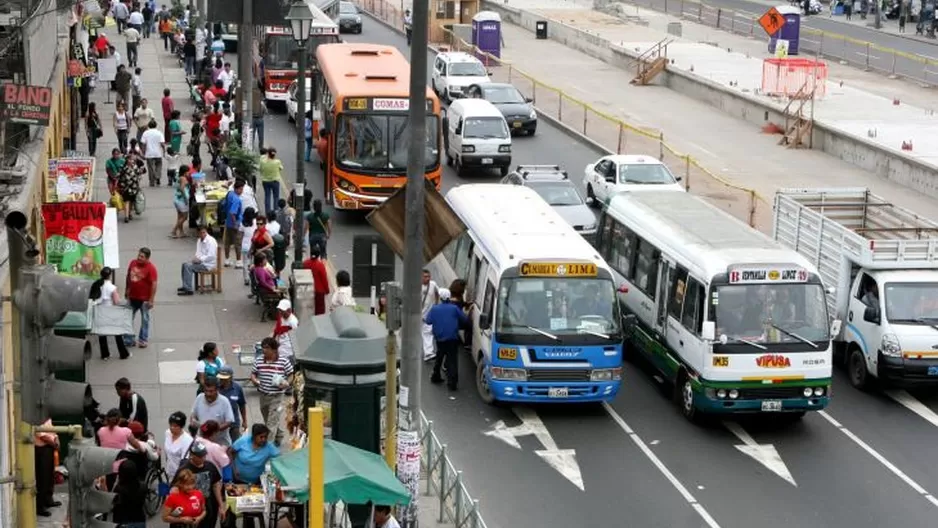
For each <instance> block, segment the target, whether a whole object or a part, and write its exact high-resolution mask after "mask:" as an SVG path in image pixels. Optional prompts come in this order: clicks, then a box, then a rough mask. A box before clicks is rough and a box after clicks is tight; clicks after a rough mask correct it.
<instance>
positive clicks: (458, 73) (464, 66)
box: [449, 62, 487, 77]
mask: <svg viewBox="0 0 938 528" xmlns="http://www.w3.org/2000/svg"><path fill="white" fill-rule="evenodd" d="M449 74H450V75H452V76H455V77H485V76H486V75H487V74H486V73H485V68H483V67H482V63H481V62H454V63H452V64H450V65H449Z"/></svg>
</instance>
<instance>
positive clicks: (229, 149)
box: [225, 135, 261, 179]
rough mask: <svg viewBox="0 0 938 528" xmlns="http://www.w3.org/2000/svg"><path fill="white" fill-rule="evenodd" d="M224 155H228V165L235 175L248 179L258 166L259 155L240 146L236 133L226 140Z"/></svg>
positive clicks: (255, 172)
mask: <svg viewBox="0 0 938 528" xmlns="http://www.w3.org/2000/svg"><path fill="white" fill-rule="evenodd" d="M225 155H226V156H227V157H228V166H229V167H231V170H232V171H233V172H234V173H235V176H237V177H240V178H243V179H250V178H251V177H252V176H254V175H255V174H257V171H258V169H259V168H260V161H261V158H260V155H259V154H258V153H256V152H254V151H253V150H246V149H243V148H241V145H240V144H239V139H238V137H237V135H232V138H231V139H230V140H229V141H228V145H227V146H226V147H225Z"/></svg>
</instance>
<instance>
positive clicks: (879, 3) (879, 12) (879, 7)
mask: <svg viewBox="0 0 938 528" xmlns="http://www.w3.org/2000/svg"><path fill="white" fill-rule="evenodd" d="M873 2H875V4H873V5H875V6H876V19H875V22H873V25H874V27H875V28H876V29H882V28H883V0H873ZM900 9H901V7H900Z"/></svg>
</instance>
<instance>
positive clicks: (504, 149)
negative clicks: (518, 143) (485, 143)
mask: <svg viewBox="0 0 938 528" xmlns="http://www.w3.org/2000/svg"><path fill="white" fill-rule="evenodd" d="M498 151H499V152H511V145H499V146H498Z"/></svg>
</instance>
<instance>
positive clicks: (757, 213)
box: [355, 0, 772, 230]
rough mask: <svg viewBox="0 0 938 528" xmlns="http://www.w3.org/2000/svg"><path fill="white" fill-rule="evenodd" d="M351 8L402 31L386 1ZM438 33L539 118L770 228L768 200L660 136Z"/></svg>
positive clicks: (363, 1)
mask: <svg viewBox="0 0 938 528" xmlns="http://www.w3.org/2000/svg"><path fill="white" fill-rule="evenodd" d="M355 3H356V4H357V5H358V6H359V7H361V8H362V9H364V10H365V11H366V12H367V13H369V14H370V15H371V16H373V17H375V18H377V19H379V20H382V21H384V22H385V23H387V24H389V25H390V26H392V27H394V28H396V29H398V30H399V31H403V22H402V21H403V15H402V11H401V10H400V9H399V8H398V7H397V6H395V5H393V4H391V3H390V2H387V1H386V0H355ZM440 30H441V32H442V34H443V36H444V42H443V43H441V45H443V46H446V47H448V48H449V49H451V50H453V51H467V52H469V53H473V54H475V55H476V56H478V57H480V59H481V60H482V62H483V63H485V65H486V66H487V67H488V68H490V69H491V70H492V72H491V73H492V75H491V79H492V81H493V82H506V83H511V84H513V85H514V86H515V87H516V88H518V90H520V91H521V93H522V94H524V95H525V96H526V97H530V98H531V99H532V100H533V101H534V104H535V106H536V107H537V112H538V114H539V115H542V116H548V117H550V118H552V119H553V120H554V121H555V122H558V123H560V124H561V125H562V126H564V127H566V128H567V129H569V130H572V131H574V132H576V133H577V134H581V135H583V136H586V137H587V138H589V139H590V141H592V142H593V144H595V145H596V146H597V147H599V148H601V149H603V150H605V151H607V152H609V153H616V154H647V155H652V156H657V157H658V158H659V159H660V160H661V161H663V162H664V163H666V164H667V165H668V166H669V167H670V168H671V170H672V171H673V172H674V173H675V174H676V175H678V176H681V177H682V183H683V184H684V187H685V189H686V190H687V191H689V192H693V193H694V194H697V195H700V196H702V197H704V198H706V199H707V200H708V201H710V202H711V203H714V204H715V205H717V206H718V207H721V208H722V209H724V210H725V211H727V212H728V213H730V214H732V215H733V216H735V217H737V218H739V219H740V220H742V221H744V222H746V223H748V224H749V225H750V226H753V227H756V228H761V229H765V230H767V229H769V227H771V225H772V224H771V215H772V206H771V203H770V202H769V201H768V200H766V199H765V198H764V197H763V196H761V195H760V194H759V193H758V192H756V190H755V189H750V188H748V187H744V186H741V185H739V184H737V183H735V182H732V181H730V180H728V179H726V178H723V177H721V176H719V175H717V174H715V173H713V172H711V171H709V170H707V169H706V168H705V167H704V166H703V165H702V164H701V163H700V162H699V161H698V160H696V159H694V158H693V157H691V156H690V155H688V154H685V153H683V152H681V151H679V150H678V149H677V148H675V147H674V146H672V145H671V144H669V143H668V142H666V141H665V138H664V132H662V131H660V130H656V129H652V128H647V127H642V126H639V125H633V124H630V123H628V122H627V121H625V120H623V119H620V118H618V117H616V116H614V115H613V114H612V113H610V112H607V111H604V110H600V109H598V108H596V107H595V106H593V105H591V104H589V103H587V102H585V101H582V100H580V99H578V98H576V97H574V96H572V95H570V94H568V93H567V92H565V91H564V90H562V89H560V88H557V87H555V86H552V85H550V84H548V83H546V82H544V81H542V80H540V79H538V78H536V77H534V76H533V75H531V74H529V73H527V72H525V71H524V70H522V69H520V68H518V67H517V66H516V65H514V64H512V63H511V62H510V61H507V60H503V59H500V58H498V57H495V56H493V55H490V54H488V53H485V52H483V51H481V50H479V49H478V48H475V47H474V46H473V45H471V44H469V43H467V42H466V41H464V40H462V39H461V38H459V37H458V36H456V35H455V34H454V33H453V32H452V31H450V30H448V29H445V28H440ZM760 31H761V29H760Z"/></svg>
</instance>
